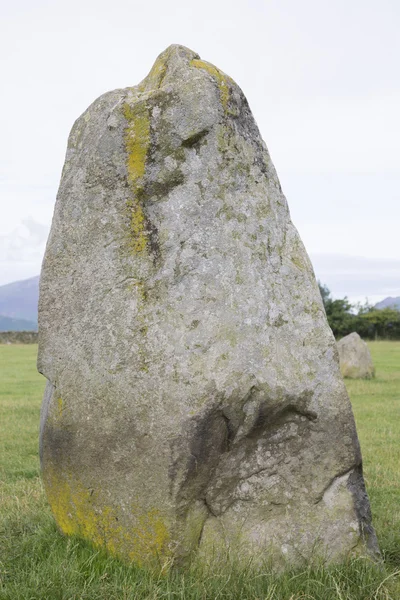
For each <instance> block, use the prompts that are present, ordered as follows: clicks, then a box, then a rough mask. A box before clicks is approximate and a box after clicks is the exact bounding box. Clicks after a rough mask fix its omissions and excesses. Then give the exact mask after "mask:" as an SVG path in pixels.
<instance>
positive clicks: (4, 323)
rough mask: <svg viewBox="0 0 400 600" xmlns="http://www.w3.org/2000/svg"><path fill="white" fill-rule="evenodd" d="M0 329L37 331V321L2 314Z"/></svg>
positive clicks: (0, 316)
mask: <svg viewBox="0 0 400 600" xmlns="http://www.w3.org/2000/svg"><path fill="white" fill-rule="evenodd" d="M0 331H37V323H35V322H33V321H25V320H24V319H13V318H12V317H3V316H2V315H0Z"/></svg>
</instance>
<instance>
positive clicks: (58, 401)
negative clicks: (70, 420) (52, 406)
mask: <svg viewBox="0 0 400 600" xmlns="http://www.w3.org/2000/svg"><path fill="white" fill-rule="evenodd" d="M57 407H58V416H59V417H60V418H61V417H62V412H63V401H62V398H58V400H57Z"/></svg>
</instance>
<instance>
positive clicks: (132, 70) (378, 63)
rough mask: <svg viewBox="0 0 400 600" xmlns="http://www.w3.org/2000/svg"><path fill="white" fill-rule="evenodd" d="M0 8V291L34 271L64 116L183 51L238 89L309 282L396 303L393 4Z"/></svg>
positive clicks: (86, 3)
mask: <svg viewBox="0 0 400 600" xmlns="http://www.w3.org/2000/svg"><path fill="white" fill-rule="evenodd" d="M0 6H1V9H0V10H1V13H0V23H1V25H0V27H1V31H0V46H1V52H0V66H1V82H2V94H1V98H0V105H1V110H0V126H1V136H0V201H1V219H0V284H2V283H7V282H9V281H14V280H16V279H23V278H26V277H30V276H33V275H36V274H38V273H39V270H40V262H41V258H42V255H43V250H44V244H45V240H46V237H47V234H48V230H49V226H50V223H51V217H52V212H53V207H54V202H55V197H56V193H57V187H58V183H59V178H60V173H61V168H62V164H63V161H64V156H65V150H66V143H67V137H68V134H69V130H70V129H71V127H72V124H73V122H74V120H75V119H76V118H77V117H78V116H79V115H80V114H81V113H82V112H83V111H84V110H85V109H86V108H87V106H88V105H89V104H90V103H91V102H92V101H93V100H94V99H95V98H96V97H98V96H99V95H101V94H102V93H104V92H106V91H108V90H111V89H114V88H119V87H126V86H131V85H135V84H137V83H138V82H139V81H140V80H141V79H143V77H145V75H146V74H147V72H148V71H149V70H150V68H151V65H152V63H153V62H154V60H155V58H156V57H157V55H158V54H159V53H160V52H161V51H162V50H163V49H165V48H166V47H167V46H168V45H170V44H171V43H179V44H183V45H185V46H188V47H190V48H192V49H193V50H195V51H196V52H198V53H199V54H200V55H201V57H202V58H204V59H205V60H208V61H210V62H212V63H214V64H216V65H217V66H218V67H219V68H221V69H222V70H223V71H225V72H226V73H228V74H229V75H230V76H231V77H233V78H234V79H235V80H236V81H237V83H238V84H239V85H240V86H241V87H242V89H243V91H244V92H245V94H246V96H247V98H248V100H249V103H250V106H251V108H252V111H253V113H254V116H255V118H256V120H257V122H258V125H259V127H260V130H261V133H262V135H263V138H264V140H265V142H266V144H267V146H268V148H269V151H270V154H271V157H272V160H273V162H274V164H275V166H276V168H277V171H278V175H279V177H280V180H281V184H282V187H283V190H284V192H285V194H286V197H287V199H288V202H289V207H290V210H291V214H292V219H293V222H294V224H295V225H296V227H297V228H298V230H299V232H300V235H301V237H302V239H303V241H304V243H305V245H306V248H307V250H308V252H309V254H310V255H311V258H312V260H313V263H314V267H315V270H316V274H317V276H318V277H320V278H321V279H322V280H323V281H324V282H325V283H326V284H327V285H328V287H330V288H331V290H332V292H333V294H334V295H335V296H337V297H342V296H344V295H348V296H349V297H350V298H351V299H352V300H362V299H364V298H365V297H366V296H368V298H369V299H370V300H371V301H375V300H378V299H381V298H383V297H385V296H388V295H392V296H395V295H396V296H398V295H400V243H399V222H400V218H399V217H400V163H399V159H400V68H399V63H400V35H399V29H400V1H399V0H335V1H332V0H301V1H300V0H263V1H262V0H249V1H246V0H240V1H236V0H212V1H211V0H202V2H188V1H187V0H153V1H148V2H143V1H141V2H135V0H129V1H128V0H112V1H111V0H107V1H104V0H96V1H92V0H68V1H66V0H53V1H51V0H13V2H11V1H10V0H8V1H7V0H1V4H0Z"/></svg>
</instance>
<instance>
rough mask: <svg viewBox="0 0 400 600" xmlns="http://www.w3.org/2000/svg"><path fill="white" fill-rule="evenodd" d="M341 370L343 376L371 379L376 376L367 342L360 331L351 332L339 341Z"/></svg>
mask: <svg viewBox="0 0 400 600" xmlns="http://www.w3.org/2000/svg"><path fill="white" fill-rule="evenodd" d="M337 347H338V351H339V360H340V370H341V372H342V375H343V377H350V378H351V379H371V378H372V377H375V367H374V364H373V362H372V358H371V353H370V351H369V349H368V346H367V344H366V343H365V342H364V340H362V339H361V338H360V336H359V335H358V333H356V332H354V333H350V334H349V335H346V336H345V337H344V338H342V339H341V340H339V341H338V343H337Z"/></svg>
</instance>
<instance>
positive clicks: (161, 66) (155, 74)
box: [138, 55, 167, 91]
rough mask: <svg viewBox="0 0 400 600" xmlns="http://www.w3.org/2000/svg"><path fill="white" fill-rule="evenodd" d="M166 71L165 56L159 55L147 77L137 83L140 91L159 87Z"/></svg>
mask: <svg viewBox="0 0 400 600" xmlns="http://www.w3.org/2000/svg"><path fill="white" fill-rule="evenodd" d="M166 72H167V57H166V56H165V55H162V56H159V57H158V58H157V60H156V62H155V63H154V65H153V66H152V68H151V71H150V73H149V74H148V75H147V77H146V78H145V79H144V80H143V81H142V83H140V84H139V86H138V87H139V90H140V91H146V90H156V89H159V88H160V87H161V84H162V81H163V79H164V77H165V74H166Z"/></svg>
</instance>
